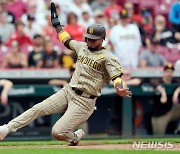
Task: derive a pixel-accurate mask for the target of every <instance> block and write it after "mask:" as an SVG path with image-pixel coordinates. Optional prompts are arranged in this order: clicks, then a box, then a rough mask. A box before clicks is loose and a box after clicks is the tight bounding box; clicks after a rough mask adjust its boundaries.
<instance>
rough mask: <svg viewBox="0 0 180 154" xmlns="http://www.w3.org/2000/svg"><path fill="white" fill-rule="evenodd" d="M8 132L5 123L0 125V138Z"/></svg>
mask: <svg viewBox="0 0 180 154" xmlns="http://www.w3.org/2000/svg"><path fill="white" fill-rule="evenodd" d="M8 134H9V129H8V127H7V125H3V126H0V140H3V139H4V138H5V137H6V136H7V135H8Z"/></svg>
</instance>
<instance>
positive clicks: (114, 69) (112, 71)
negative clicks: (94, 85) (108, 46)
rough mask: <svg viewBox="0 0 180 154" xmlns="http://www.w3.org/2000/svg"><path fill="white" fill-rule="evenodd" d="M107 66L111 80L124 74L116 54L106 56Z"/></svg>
mask: <svg viewBox="0 0 180 154" xmlns="http://www.w3.org/2000/svg"><path fill="white" fill-rule="evenodd" d="M105 67H106V70H107V72H108V75H109V80H113V79H115V78H116V77H118V76H121V75H122V74H123V70H122V67H121V65H120V63H119V62H118V59H117V57H115V56H114V55H110V56H108V57H107V58H106V64H105Z"/></svg>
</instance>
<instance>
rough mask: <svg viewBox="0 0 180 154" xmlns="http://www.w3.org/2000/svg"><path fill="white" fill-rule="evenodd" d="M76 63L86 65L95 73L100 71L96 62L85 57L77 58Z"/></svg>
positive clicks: (99, 65)
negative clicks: (94, 70)
mask: <svg viewBox="0 0 180 154" xmlns="http://www.w3.org/2000/svg"><path fill="white" fill-rule="evenodd" d="M77 61H78V62H80V63H82V64H86V65H88V66H90V67H92V68H94V69H96V70H97V71H100V69H101V64H99V63H98V62H96V61H94V60H93V59H92V58H89V57H87V56H79V57H78V59H77Z"/></svg>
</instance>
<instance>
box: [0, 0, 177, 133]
mask: <svg viewBox="0 0 180 154" xmlns="http://www.w3.org/2000/svg"><path fill="white" fill-rule="evenodd" d="M53 1H54V2H55V3H56V9H57V12H58V15H59V19H60V21H61V23H62V24H63V25H64V29H65V30H66V31H67V32H68V33H69V34H70V35H71V37H72V38H73V39H75V40H78V41H83V39H84V37H83V35H84V34H85V33H86V28H87V27H88V26H89V25H91V24H93V23H99V24H102V25H103V26H104V27H105V28H106V32H107V33H106V40H105V41H104V46H105V47H106V48H108V49H109V50H110V51H111V52H113V53H114V54H115V55H116V56H117V57H118V59H119V61H120V64H121V65H122V66H123V68H124V69H125V70H126V69H127V70H129V69H137V68H148V67H151V68H152V67H153V68H159V67H164V68H166V69H164V71H166V70H171V72H172V70H173V71H174V69H179V68H180V0H148V1H145V0H53ZM50 3H51V0H1V6H0V68H11V69H13V68H19V69H20V68H31V69H36V68H38V69H40V68H66V69H71V68H72V67H74V64H75V62H76V56H75V55H74V53H73V52H72V51H71V50H69V49H67V48H65V47H64V46H63V44H62V43H61V42H60V41H59V39H58V37H57V33H56V31H55V29H54V28H53V27H52V25H51V13H50ZM169 63H171V64H172V65H173V66H174V67H173V66H171V67H169V66H170V65H169ZM167 66H168V67H169V68H167ZM179 70H180V69H179ZM171 72H170V73H171ZM129 74H130V72H129ZM125 77H127V76H126V73H124V78H125ZM51 82H52V83H51V84H54V82H55V81H51ZM56 82H58V83H59V81H56ZM140 82H141V81H139V79H135V80H130V81H129V79H128V80H127V81H125V83H126V85H128V84H134V85H137V84H140ZM164 82H165V81H164ZM165 83H166V82H165ZM63 84H67V82H65V83H64V82H63ZM166 84H169V82H167V83H166ZM157 87H158V86H157ZM178 90H179V89H178ZM160 91H161V90H160ZM176 93H179V91H178V92H176ZM177 95H178V94H176V97H175V96H174V97H175V98H173V99H174V101H173V102H175V103H174V104H176V103H177V97H178V96H177ZM162 96H164V97H163V98H161V101H162V102H163V103H164V102H166V101H167V96H166V94H165V95H162ZM171 104H172V101H171ZM156 120H157V119H156ZM158 120H159V119H158ZM160 120H161V119H160ZM169 121H170V119H169ZM169 121H168V122H169ZM153 122H154V123H156V121H155V120H154V121H153ZM168 122H167V121H166V124H164V125H165V126H164V127H166V125H167V123H168ZM154 129H155V130H156V128H154ZM160 133H164V130H162V131H161V132H160Z"/></svg>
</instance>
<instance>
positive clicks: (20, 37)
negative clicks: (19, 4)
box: [6, 20, 32, 46]
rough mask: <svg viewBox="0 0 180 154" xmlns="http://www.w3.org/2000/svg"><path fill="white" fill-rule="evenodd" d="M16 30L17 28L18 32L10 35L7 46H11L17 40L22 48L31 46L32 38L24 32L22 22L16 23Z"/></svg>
mask: <svg viewBox="0 0 180 154" xmlns="http://www.w3.org/2000/svg"><path fill="white" fill-rule="evenodd" d="M15 28H16V31H15V32H14V33H12V34H11V35H10V37H9V39H8V41H7V42H6V45H7V46H10V45H11V42H12V41H14V40H17V41H18V42H19V45H20V46H23V45H28V44H29V45H31V44H32V41H31V39H30V37H29V36H27V35H26V34H25V33H24V31H23V29H24V24H23V23H22V22H21V21H20V20H17V21H16V22H15Z"/></svg>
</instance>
